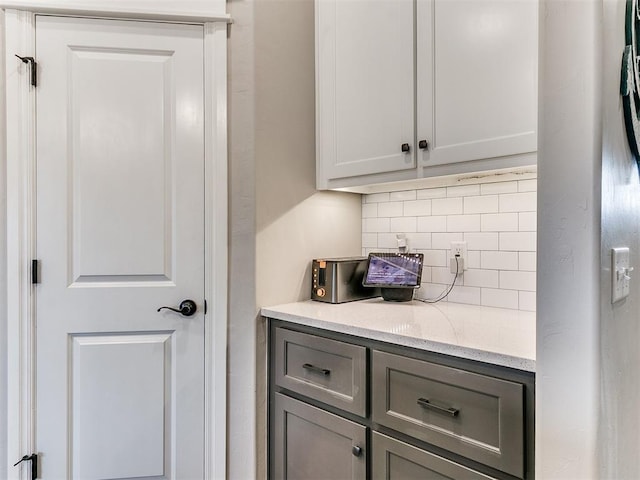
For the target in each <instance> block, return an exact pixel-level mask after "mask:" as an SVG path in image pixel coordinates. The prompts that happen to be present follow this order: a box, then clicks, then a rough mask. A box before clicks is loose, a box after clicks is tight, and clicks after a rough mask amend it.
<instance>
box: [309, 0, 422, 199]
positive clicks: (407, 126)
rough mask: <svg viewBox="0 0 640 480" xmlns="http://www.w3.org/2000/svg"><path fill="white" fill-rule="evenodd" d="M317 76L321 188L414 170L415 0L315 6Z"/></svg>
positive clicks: (332, 0) (340, 0)
mask: <svg viewBox="0 0 640 480" xmlns="http://www.w3.org/2000/svg"><path fill="white" fill-rule="evenodd" d="M316 72H317V75H316V82H317V84H316V94H317V99H316V109H317V163H318V186H319V188H326V185H323V182H326V181H327V180H329V179H337V178H346V177H352V176H357V175H367V174H373V173H383V172H391V171H395V170H403V169H411V168H415V152H414V150H415V149H414V145H413V141H414V111H415V106H414V77H415V74H414V2H413V0H376V1H367V0H349V1H344V0H317V1H316ZM403 144H406V145H407V146H408V148H409V151H405V152H403V151H402V145H403ZM406 148H407V147H405V150H406Z"/></svg>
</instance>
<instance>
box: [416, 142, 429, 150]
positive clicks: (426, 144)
mask: <svg viewBox="0 0 640 480" xmlns="http://www.w3.org/2000/svg"><path fill="white" fill-rule="evenodd" d="M418 148H419V149H421V150H425V149H427V148H429V142H427V141H426V140H420V141H419V142H418Z"/></svg>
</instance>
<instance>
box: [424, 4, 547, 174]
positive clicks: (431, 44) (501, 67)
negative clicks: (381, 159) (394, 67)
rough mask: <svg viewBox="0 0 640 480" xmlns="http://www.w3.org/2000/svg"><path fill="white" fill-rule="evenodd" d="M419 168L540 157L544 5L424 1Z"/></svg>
mask: <svg viewBox="0 0 640 480" xmlns="http://www.w3.org/2000/svg"><path fill="white" fill-rule="evenodd" d="M417 25H418V28H417V59H418V62H417V105H418V112H417V120H418V124H417V138H418V140H426V141H428V143H429V147H428V149H420V150H418V152H419V153H418V166H419V167H429V166H432V165H442V164H448V163H454V162H462V161H469V160H478V159H488V158H494V157H502V156H507V155H514V154H523V153H529V152H534V151H536V149H537V103H538V100H537V71H538V70H537V59H538V2H537V1H536V0H513V1H504V0H417Z"/></svg>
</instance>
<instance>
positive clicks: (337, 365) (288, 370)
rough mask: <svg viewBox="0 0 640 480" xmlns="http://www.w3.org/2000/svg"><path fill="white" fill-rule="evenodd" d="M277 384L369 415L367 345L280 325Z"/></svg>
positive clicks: (356, 412) (276, 350)
mask: <svg viewBox="0 0 640 480" xmlns="http://www.w3.org/2000/svg"><path fill="white" fill-rule="evenodd" d="M275 335H276V341H275V352H274V353H275V361H276V365H275V383H276V385H278V386H280V387H283V388H287V389H289V390H291V391H293V392H298V393H300V394H302V395H306V396H308V397H310V398H313V399H316V400H319V401H321V402H324V403H327V404H329V405H333V406H334V407H337V408H340V409H342V410H346V411H348V412H351V413H355V414H356V415H361V416H363V417H364V416H366V414H367V412H366V392H367V383H366V382H367V379H366V361H367V356H366V348H365V347H360V346H357V345H352V344H349V343H345V342H339V341H336V340H329V339H327V338H322V337H317V336H315V335H308V334H306V333H300V332H294V331H292V330H287V329H284V328H276V333H275Z"/></svg>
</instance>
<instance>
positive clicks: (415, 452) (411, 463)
mask: <svg viewBox="0 0 640 480" xmlns="http://www.w3.org/2000/svg"><path fill="white" fill-rule="evenodd" d="M371 440H372V445H371V458H372V460H371V468H372V472H371V473H372V475H371V477H372V478H375V479H376V480H381V479H384V480H413V479H415V480H451V479H460V480H463V479H464V480H489V479H492V478H493V477H489V476H487V475H484V474H482V473H479V472H476V471H475V470H471V469H469V468H467V467H464V466H462V465H459V464H457V463H455V462H452V461H451V460H447V459H446V458H442V457H440V456H438V455H434V454H433V453H430V452H427V451H425V450H421V449H419V448H416V447H414V446H413V445H409V444H408V443H404V442H401V441H399V440H396V439H394V438H391V437H387V436H386V435H382V434H380V433H378V432H373V435H372V437H371Z"/></svg>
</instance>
